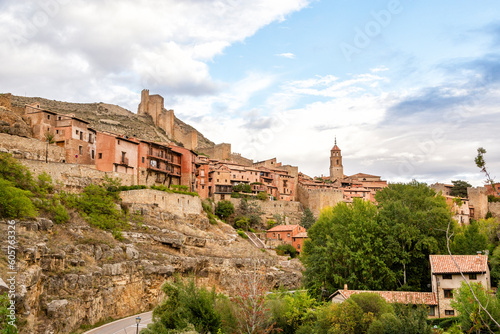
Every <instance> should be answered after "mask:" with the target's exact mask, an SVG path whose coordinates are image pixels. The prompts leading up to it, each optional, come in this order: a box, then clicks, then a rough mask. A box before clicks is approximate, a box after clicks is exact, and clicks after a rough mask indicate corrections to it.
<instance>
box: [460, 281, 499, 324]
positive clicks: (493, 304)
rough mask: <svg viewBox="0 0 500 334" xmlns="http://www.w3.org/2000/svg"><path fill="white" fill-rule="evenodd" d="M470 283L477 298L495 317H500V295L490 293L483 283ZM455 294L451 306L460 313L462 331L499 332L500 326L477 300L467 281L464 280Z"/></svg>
mask: <svg viewBox="0 0 500 334" xmlns="http://www.w3.org/2000/svg"><path fill="white" fill-rule="evenodd" d="M470 285H471V287H472V290H473V291H474V294H475V295H476V297H477V299H479V301H480V302H481V304H482V305H484V307H485V308H486V310H487V311H488V312H489V313H490V314H491V316H492V317H493V319H497V320H498V319H500V300H499V299H498V296H495V295H493V294H490V293H488V292H487V291H486V290H485V288H484V287H483V286H482V285H481V284H477V283H471V284H470ZM453 295H454V298H453V300H452V301H451V306H452V307H453V308H454V309H455V310H457V311H458V313H459V316H458V319H459V322H460V327H461V329H462V331H464V332H466V333H472V332H476V333H483V331H484V332H486V331H488V332H495V333H497V332H498V331H500V327H498V326H497V324H495V323H494V322H493V321H492V320H491V319H490V317H489V316H488V315H487V314H486V312H485V311H484V310H483V309H481V308H480V307H479V305H478V303H476V302H475V298H474V297H473V295H472V292H471V290H470V289H469V286H467V284H466V283H465V282H462V286H461V287H460V289H458V291H455V292H454V294H453ZM488 328H489V330H488Z"/></svg>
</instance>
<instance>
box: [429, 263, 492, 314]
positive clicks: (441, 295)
mask: <svg viewBox="0 0 500 334" xmlns="http://www.w3.org/2000/svg"><path fill="white" fill-rule="evenodd" d="M429 259H430V262H431V280H432V282H431V286H432V292H434V293H436V297H437V301H438V312H437V313H438V317H439V318H441V317H452V316H455V315H457V314H456V312H455V310H454V309H453V308H452V307H451V301H452V300H453V290H454V289H458V288H460V286H461V284H462V282H463V277H462V275H461V274H460V271H461V272H462V273H463V274H464V275H465V277H466V280H467V281H468V282H471V283H472V282H474V283H480V284H482V286H483V287H484V288H485V289H486V290H490V289H491V281H490V270H489V268H488V255H479V254H478V255H453V259H454V260H455V261H453V259H452V258H451V256H450V255H430V257H429ZM455 262H456V263H457V264H455ZM457 265H458V267H459V268H460V270H459V268H457Z"/></svg>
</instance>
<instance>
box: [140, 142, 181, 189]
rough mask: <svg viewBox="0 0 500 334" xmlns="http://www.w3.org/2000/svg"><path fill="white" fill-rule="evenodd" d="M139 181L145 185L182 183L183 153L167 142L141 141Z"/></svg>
mask: <svg viewBox="0 0 500 334" xmlns="http://www.w3.org/2000/svg"><path fill="white" fill-rule="evenodd" d="M138 154H139V156H138V168H139V174H138V176H139V177H138V183H139V184H145V185H153V184H162V185H165V186H167V187H169V186H170V185H179V184H181V154H180V153H178V152H174V151H173V150H172V149H171V148H170V147H169V146H168V145H167V144H161V143H155V142H151V141H147V140H140V141H139V151H138Z"/></svg>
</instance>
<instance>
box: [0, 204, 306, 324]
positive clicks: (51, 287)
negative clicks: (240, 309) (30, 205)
mask: <svg viewBox="0 0 500 334" xmlns="http://www.w3.org/2000/svg"><path fill="white" fill-rule="evenodd" d="M137 215H139V213H138V212H137ZM139 221H141V222H139V223H131V228H130V229H129V230H127V231H124V232H123V236H124V240H123V241H117V240H115V239H114V238H113V237H112V236H111V234H110V233H108V232H105V231H102V230H99V229H95V228H93V227H91V226H89V225H88V224H87V223H86V222H85V221H83V220H82V219H81V218H80V217H79V216H78V215H77V214H75V213H73V214H72V217H71V221H70V222H69V223H67V224H64V225H55V224H53V223H52V222H51V221H50V220H48V219H44V218H38V219H36V220H26V221H17V222H16V225H17V229H16V232H17V241H18V243H19V244H18V250H17V265H18V272H19V274H18V277H17V314H18V316H20V318H21V324H22V330H21V333H69V332H73V331H75V330H77V329H78V328H79V327H80V326H81V325H86V324H94V323H96V322H98V321H101V320H104V319H107V318H109V317H111V318H120V317H124V316H127V315H132V314H136V313H139V312H141V311H145V310H150V309H152V308H153V307H154V306H155V305H157V304H158V302H159V301H160V300H161V298H162V295H161V290H160V287H161V285H162V283H163V282H164V281H165V280H168V279H170V278H171V277H172V275H174V274H180V275H182V276H194V277H195V279H196V281H197V283H198V284H202V285H205V286H213V287H215V288H216V289H217V290H218V291H230V290H231V289H233V288H234V287H235V284H237V282H238V281H239V279H238V277H239V275H241V274H243V273H245V272H246V271H249V270H254V269H255V267H256V266H258V267H259V268H265V270H266V273H267V279H268V280H269V281H270V282H272V283H273V284H274V286H276V287H278V286H283V287H285V288H297V287H298V286H299V285H300V281H301V269H302V267H301V265H300V263H299V262H295V261H296V260H293V261H287V259H286V258H282V257H278V256H276V255H275V254H273V253H272V252H271V251H269V250H265V251H263V250H260V249H257V248H255V247H253V246H252V245H250V243H249V242H248V241H247V240H244V239H242V238H241V237H239V236H238V235H237V233H236V231H235V230H234V229H233V228H232V227H230V226H229V225H226V224H224V223H222V222H219V223H218V224H217V225H211V224H210V223H209V222H208V219H207V218H206V217H205V215H204V214H196V215H183V216H178V215H175V214H172V213H166V212H161V211H158V210H147V209H146V210H142V213H141V218H140V219H139ZM6 230H7V221H0V233H1V234H2V235H5V234H6ZM2 246H3V245H2ZM3 251H4V250H2V253H3V254H5V252H3ZM0 264H1V265H0V275H1V276H0V277H5V276H6V272H7V269H6V267H7V265H6V259H5V258H0Z"/></svg>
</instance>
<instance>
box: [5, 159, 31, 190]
mask: <svg viewBox="0 0 500 334" xmlns="http://www.w3.org/2000/svg"><path fill="white" fill-rule="evenodd" d="M0 178H2V179H5V180H7V181H10V182H12V184H13V186H14V187H17V188H21V189H23V190H30V191H33V190H34V188H35V183H34V181H33V178H32V176H31V173H30V171H29V170H28V168H27V167H26V166H24V165H22V164H20V163H19V162H18V161H17V160H16V159H15V158H13V157H12V155H10V154H6V153H0Z"/></svg>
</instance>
